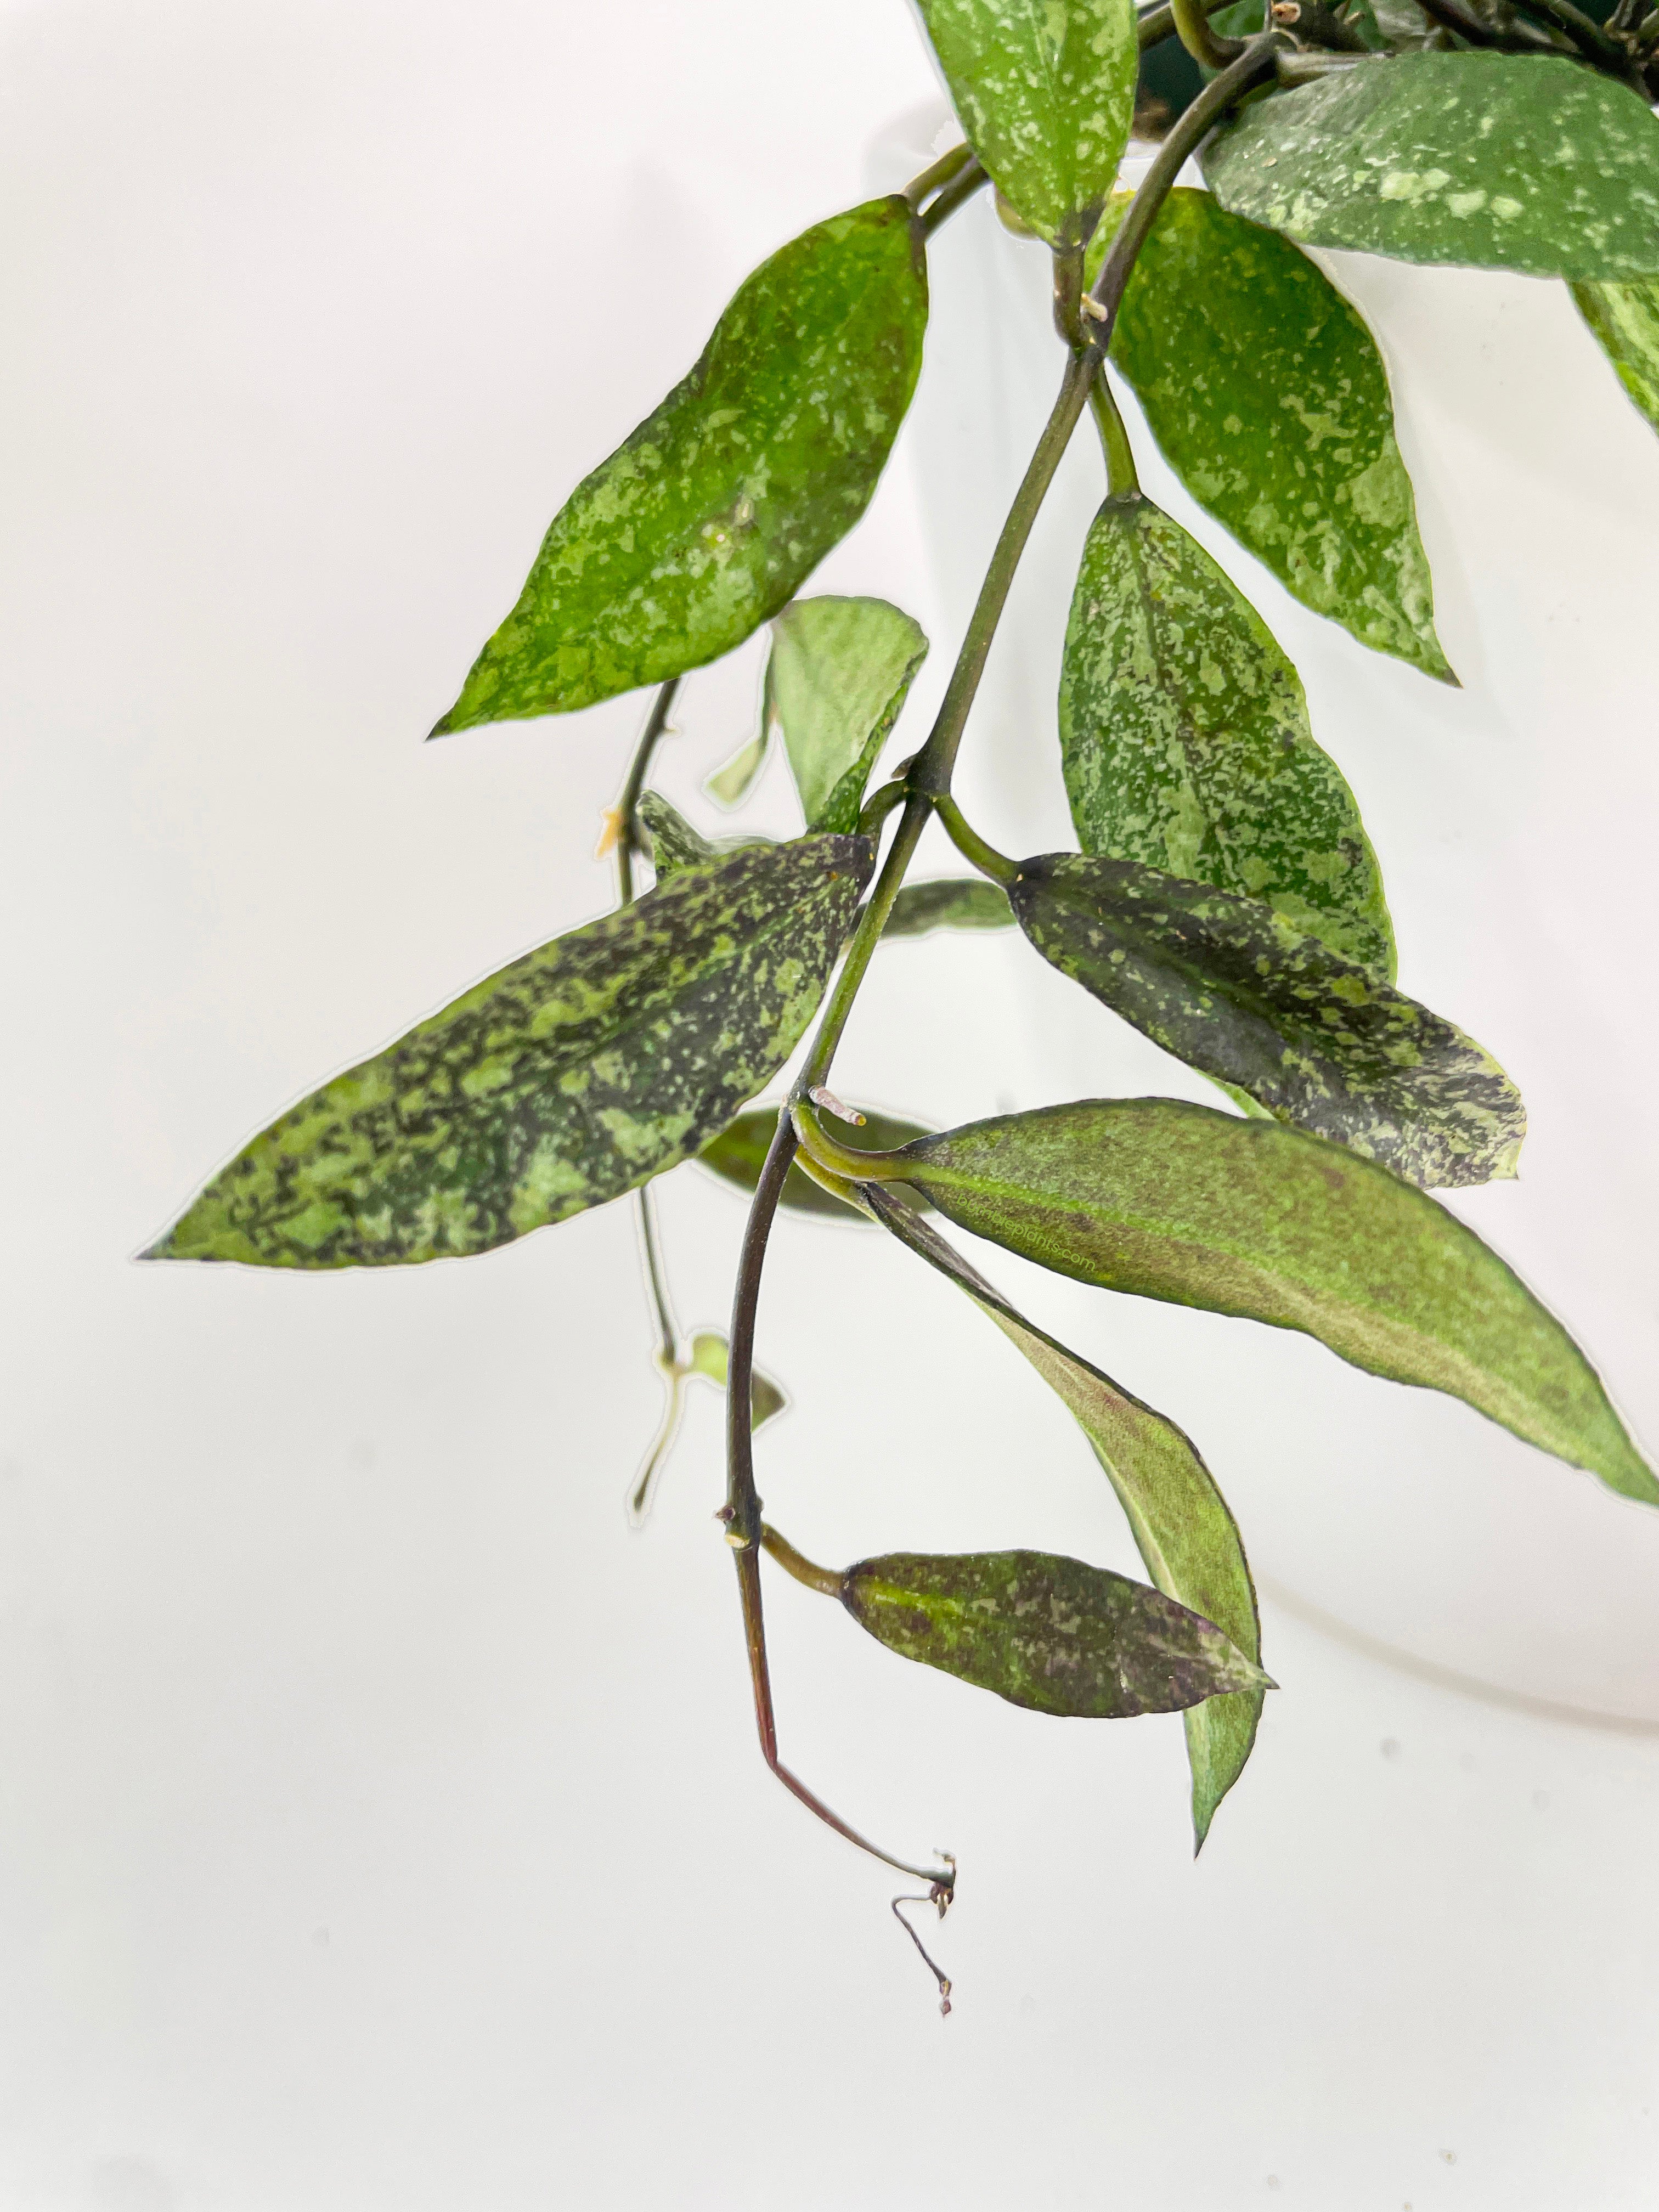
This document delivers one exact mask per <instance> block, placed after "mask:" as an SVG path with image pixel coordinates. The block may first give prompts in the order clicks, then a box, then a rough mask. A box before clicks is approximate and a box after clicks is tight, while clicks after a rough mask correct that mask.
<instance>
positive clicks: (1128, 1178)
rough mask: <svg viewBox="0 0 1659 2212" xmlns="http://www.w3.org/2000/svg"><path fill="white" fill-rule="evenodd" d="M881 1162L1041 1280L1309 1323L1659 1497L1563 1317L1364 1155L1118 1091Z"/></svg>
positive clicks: (1619, 1486) (1628, 1490)
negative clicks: (1034, 1266)
mask: <svg viewBox="0 0 1659 2212" xmlns="http://www.w3.org/2000/svg"><path fill="white" fill-rule="evenodd" d="M892 1167H893V1168H894V1170H897V1171H899V1172H901V1173H902V1179H903V1180H904V1181H905V1182H910V1183H913V1184H915V1186H916V1187H917V1188H919V1189H921V1190H923V1191H925V1192H926V1193H927V1196H928V1197H929V1198H931V1199H932V1200H933V1203H934V1205H935V1206H938V1208H939V1211H940V1212H941V1213H944V1214H946V1215H948V1217H949V1218H951V1220H952V1221H955V1222H957V1223H959V1224H960V1225H961V1226H962V1227H963V1228H964V1229H967V1230H970V1231H972V1232H973V1233H974V1234H975V1236H978V1237H989V1238H990V1239H991V1241H992V1242H993V1243H998V1244H1004V1245H1006V1246H1007V1248H1008V1249H1009V1250H1010V1251H1012V1252H1018V1253H1020V1254H1022V1255H1024V1257H1025V1258H1026V1259H1029V1260H1035V1261H1037V1262H1038V1264H1039V1265H1040V1266H1042V1267H1052V1268H1054V1270H1055V1271H1056V1273H1060V1274H1062V1275H1073V1276H1076V1277H1077V1278H1078V1279H1079V1280H1080V1281H1083V1282H1086V1283H1098V1284H1100V1285H1103V1286H1104V1287H1105V1288H1106V1289H1108V1290H1115V1291H1133V1292H1134V1293H1135V1294H1136V1295H1137V1296H1139V1297H1150V1298H1166V1299H1169V1300H1171V1301H1172V1302H1174V1303H1175V1304H1179V1305H1191V1306H1203V1307H1206V1308H1207V1309H1208V1310H1210V1311H1212V1312H1214V1313H1226V1314H1243V1315H1247V1316H1249V1317H1250V1318H1251V1319H1252V1320H1255V1321H1265V1322H1271V1323H1272V1324H1273V1326H1274V1327H1276V1328H1296V1329H1302V1330H1304V1331H1305V1332H1306V1333H1307V1334H1309V1335H1310V1336H1316V1337H1317V1338H1318V1339H1319V1340H1321V1342H1322V1343H1324V1344H1327V1345H1328V1346H1330V1348H1331V1349H1332V1351H1333V1352H1338V1353H1340V1355H1341V1357H1342V1358H1344V1359H1346V1360H1349V1361H1351V1362H1352V1364H1353V1365H1354V1366H1356V1367H1362V1368H1364V1369H1365V1370H1367V1372H1369V1373H1370V1374H1373V1375H1386V1376H1391V1377H1392V1378H1393V1379H1394V1380H1395V1382H1399V1383H1420V1384H1423V1385H1425V1387H1427V1388H1429V1389H1437V1390H1444V1391H1448V1392H1449V1393H1450V1395H1452V1396H1453V1397H1455V1398H1462V1399H1463V1400H1464V1401H1466V1402H1467V1403H1468V1404H1469V1405H1471V1406H1474V1407H1477V1408H1478V1409H1479V1410H1480V1412H1481V1413H1485V1414H1486V1415H1488V1416H1489V1418H1490V1419H1492V1420H1494V1421H1498V1422H1501V1423H1502V1424H1503V1425H1504V1427H1505V1428H1507V1429H1511V1430H1513V1431H1514V1432H1515V1434H1516V1436H1518V1437H1525V1438H1526V1439H1527V1441H1528V1443H1534V1444H1536V1445H1538V1446H1539V1447H1540V1449H1542V1450H1544V1451H1548V1452H1553V1453H1554V1454H1555V1455H1556V1456H1557V1457H1558V1458H1559V1459H1564V1460H1565V1461H1567V1462H1568V1463H1569V1464H1570V1465H1571V1466H1573V1467H1583V1468H1589V1470H1590V1471H1591V1472H1592V1473H1593V1474H1598V1475H1600V1476H1601V1480H1603V1481H1604V1482H1605V1483H1607V1485H1608V1486H1609V1487H1610V1488H1612V1489H1613V1490H1618V1491H1621V1492H1624V1494H1625V1495H1626V1497H1629V1498H1641V1499H1643V1500H1644V1501H1645V1502H1646V1503H1647V1504H1659V1482H1656V1481H1655V1480H1654V1477H1653V1474H1652V1473H1651V1471H1650V1469H1649V1468H1648V1467H1647V1466H1646V1464H1645V1463H1644V1461H1643V1459H1642V1458H1641V1455H1639V1453H1638V1451H1637V1449H1636V1447H1635V1446H1634V1444H1632V1442H1631V1440H1630V1437H1628V1436H1627V1435H1626V1431H1625V1429H1624V1427H1623V1425H1622V1424H1621V1423H1620V1419H1619V1417H1618V1415H1617V1414H1616V1413H1614V1412H1613V1407H1612V1406H1611V1405H1610V1404H1609V1403H1608V1401H1607V1394H1606V1392H1605V1391H1604V1390H1603V1389H1602V1387H1601V1382H1600V1380H1599V1379H1598V1377H1597V1376H1596V1374H1595V1370H1594V1369H1593V1368H1592V1367H1591V1366H1590V1364H1589V1361H1588V1360H1587V1359H1586V1358H1585V1357H1584V1355H1583V1352H1581V1351H1580V1350H1579V1349H1578V1347H1577V1345H1576V1344H1575V1343H1574V1342H1573V1340H1572V1339H1571V1337H1570V1336H1569V1335H1568V1334H1567V1333H1566V1331H1565V1329H1564V1328H1562V1327H1561V1325H1560V1323H1559V1322H1558V1321H1556V1320H1555V1319H1554V1318H1553V1316H1551V1315H1550V1314H1548V1313H1547V1312H1546V1311H1545V1310H1544V1308H1543V1307H1542V1306H1541V1305H1540V1304H1539V1303H1538V1301H1537V1299H1536V1298H1534V1297H1533V1295H1532V1293H1531V1292H1530V1291H1528V1289H1527V1288H1526V1286H1525V1285H1524V1284H1522V1282H1521V1281H1520V1280H1519V1279H1518V1278H1517V1277H1516V1275H1515V1274H1514V1273H1512V1272H1511V1271H1510V1268H1508V1267H1506V1266H1505V1265H1504V1262H1503V1261H1501V1260H1500V1259H1499V1258H1498V1255H1497V1254H1496V1253H1495V1252H1492V1251H1489V1250H1488V1249H1487V1248H1486V1245H1484V1244H1483V1243H1481V1242H1480V1238H1479V1237H1477V1236H1476V1235H1475V1234H1474V1231H1473V1230H1469V1229H1466V1228H1465V1227H1464V1226H1463V1225H1462V1222H1461V1221H1459V1220H1458V1219H1456V1218H1455V1216H1454V1215H1452V1214H1450V1213H1448V1212H1446V1210H1445V1209H1444V1207H1443V1206H1440V1205H1438V1204H1437V1202H1436V1201H1435V1200H1433V1199H1431V1198H1430V1197H1428V1196H1426V1195H1425V1193H1423V1192H1422V1191H1420V1190H1417V1189H1414V1188H1413V1186H1412V1185H1411V1184H1410V1183H1407V1182H1401V1181H1400V1180H1399V1179H1398V1178H1397V1177H1396V1176H1392V1175H1390V1174H1389V1172H1388V1170H1386V1169H1385V1168H1379V1167H1374V1166H1373V1165H1372V1164H1371V1163H1370V1161H1369V1160H1362V1159H1360V1158H1357V1157H1356V1156H1354V1155H1353V1154H1352V1153H1347V1154H1345V1153H1341V1152H1336V1151H1335V1150H1334V1149H1333V1147H1332V1146H1329V1145H1326V1144H1322V1143H1321V1142H1320V1140H1319V1139H1317V1138H1314V1137H1305V1136H1304V1135H1302V1134H1301V1133H1300V1132H1299V1131H1297V1130H1295V1129H1287V1128H1285V1127H1283V1126H1282V1125H1281V1124H1279V1122H1276V1121H1237V1120H1235V1119H1234V1118H1233V1117H1232V1116H1231V1115H1227V1114H1219V1113H1214V1112H1212V1110H1211V1109H1209V1108H1208V1107H1206V1106H1188V1105H1185V1104H1182V1103H1179V1102H1177V1101H1176V1100H1175V1099H1170V1098H1129V1099H1116V1100H1105V1099H1085V1100H1081V1101H1079V1103H1077V1104H1075V1105H1070V1106H1050V1107H1047V1108H1045V1109H1042V1110H1041V1111H1040V1112H1037V1113H1034V1114H1011V1115H1001V1116H999V1117H998V1118H997V1119H996V1120H994V1121H975V1122H971V1123H969V1126H968V1127H965V1128H961V1129H950V1130H946V1131H945V1133H944V1134H943V1135H942V1136H938V1137H924V1138H922V1139H920V1140H918V1141H917V1142H916V1143H915V1144H910V1145H907V1146H904V1147H903V1149H902V1151H901V1152H897V1153H896V1154H895V1155H894V1156H893V1160H892Z"/></svg>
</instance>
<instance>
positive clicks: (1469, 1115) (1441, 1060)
mask: <svg viewBox="0 0 1659 2212" xmlns="http://www.w3.org/2000/svg"><path fill="white" fill-rule="evenodd" d="M1009 896H1010V897H1011V898H1012V902H1013V908H1014V912H1015V914H1016V915H1018V919H1019V924H1020V927H1021V928H1022V929H1024V932H1025V934H1026V935H1027V936H1028V937H1029V938H1030V940H1031V942H1032V944H1033V945H1036V949H1037V951H1039V952H1040V953H1042V957H1043V958H1044V959H1045V960H1050V961H1052V962H1053V963H1054V966H1055V967H1056V968H1058V969H1060V972H1061V974H1062V975H1069V976H1071V977H1072V979H1073V981H1074V982H1078V983H1081V984H1082V986H1083V987H1084V989H1085V991H1088V992H1090V993H1091V994H1092V995H1093V996H1094V997H1095V998H1097V999H1098V1000H1100V1001H1101V1003H1102V1004H1103V1006H1109V1007H1111V1009H1112V1011H1113V1012H1115V1013H1119V1014H1121V1015H1122V1017H1123V1018H1124V1020H1125V1021H1127V1022H1132V1023H1133V1024H1134V1026H1135V1028H1136V1029H1138V1030H1140V1031H1141V1033H1142V1034H1143V1036H1149V1037H1151V1038H1152V1042H1153V1043H1154V1044H1161V1045H1162V1046H1163V1047H1164V1050H1165V1051H1166V1052H1172V1053H1174V1054H1175V1055H1176V1058H1177V1059H1178V1060H1185V1061H1186V1062H1187V1064H1188V1066H1190V1067H1197V1068H1201V1069H1202V1071H1203V1072H1204V1073H1205V1074H1206V1075H1212V1076H1214V1077H1216V1078H1217V1079H1218V1080H1219V1081H1221V1082H1224V1083H1227V1084H1231V1085H1237V1087H1238V1088H1239V1089H1240V1090H1242V1091H1245V1092H1247V1093H1248V1094H1249V1097H1252V1098H1254V1099H1255V1100H1257V1101H1258V1102H1259V1103H1260V1104H1261V1105H1263V1106H1265V1107H1266V1108H1267V1109H1268V1111H1269V1112H1270V1113H1271V1114H1273V1115H1274V1116H1275V1117H1276V1119H1278V1120H1279V1121H1293V1122H1295V1123H1296V1124H1297V1127H1300V1128H1304V1129H1310V1130H1311V1131H1312V1132H1313V1133H1315V1134H1316V1136H1321V1137H1328V1138H1329V1139H1331V1140H1332V1141H1333V1142H1334V1143H1335V1144H1339V1145H1346V1146H1348V1147H1349V1148H1350V1150H1351V1151H1353V1152H1358V1153H1361V1154H1363V1156H1364V1158H1366V1159H1368V1160H1379V1161H1381V1162H1382V1164H1383V1166H1384V1167H1389V1168H1392V1169H1393V1170H1394V1171H1395V1174H1396V1175H1399V1176H1405V1177H1406V1178H1407V1181H1408V1182H1415V1183H1421V1184H1423V1185H1425V1186H1435V1185H1441V1186H1449V1185H1452V1184H1460V1183H1479V1182H1491V1181H1492V1178H1493V1177H1494V1176H1512V1175H1513V1174H1514V1173H1515V1164H1516V1157H1517V1155H1518V1154H1519V1152H1520V1150H1521V1140H1522V1138H1523V1137H1524V1136H1525V1134H1526V1128H1527V1117H1526V1113H1525V1109H1523V1108H1522V1103H1521V1096H1520V1093H1519V1092H1518V1091H1516V1088H1515V1085H1513V1084H1512V1083H1511V1082H1510V1079H1509V1078H1508V1076H1507V1075H1505V1074H1504V1071H1503V1069H1502V1068H1501V1067H1500V1066H1498V1062H1497V1061H1496V1060H1493V1059H1492V1057H1491V1055H1490V1054H1487V1053H1485V1052H1483V1051H1482V1050H1481V1049H1480V1046H1479V1045H1478V1044H1475V1043H1474V1042H1473V1041H1472V1040H1471V1039H1470V1038H1468V1037H1467V1036H1464V1034H1463V1032H1462V1030H1459V1029H1454V1028H1453V1026H1452V1024H1450V1023H1449V1022H1447V1021H1443V1020H1442V1019H1441V1018H1440V1017H1439V1015H1438V1014H1431V1012H1429V1010H1428V1008H1427V1007H1426V1006H1419V1005H1418V1003H1417V1001H1416V1000H1414V999H1407V998H1405V997H1403V996H1402V995H1401V993H1400V992H1398V991H1395V990H1393V989H1391V988H1390V987H1389V985H1388V984H1386V983H1384V982H1383V981H1381V980H1380V979H1379V978H1378V977H1377V976H1376V975H1374V974H1372V973H1370V972H1369V971H1368V970H1367V969H1364V968H1360V967H1357V966H1356V965H1355V964H1354V963H1353V962H1352V961H1349V960H1344V959H1342V958H1341V957H1340V956H1339V955H1338V954H1336V953H1334V952H1333V951H1330V949H1329V948H1328V946H1327V945H1322V943H1321V942H1320V940H1319V939H1317V938H1316V937H1308V936H1304V934H1303V933H1301V932H1300V931H1298V930H1296V929H1293V928H1291V926H1290V924H1289V923H1288V922H1286V921H1284V920H1283V919H1282V918H1281V917H1280V916H1279V915H1276V914H1275V913H1274V912H1273V909H1272V908H1271V907H1267V906H1263V905H1262V904H1261V902H1260V901H1259V900H1256V899H1242V898H1236V897H1234V896H1232V895H1231V893H1230V892H1226V891H1218V890H1213V889H1212V887H1211V886H1210V885H1209V884H1192V883H1183V882H1182V880H1181V879H1180V878H1179V877H1176V876H1168V875H1164V874H1163V873H1161V872H1159V871H1158V869H1156V868H1142V867H1139V866H1136V865H1135V863H1134V862H1133V861H1132V860H1085V859H1083V858H1081V857H1080V856H1079V854H1074V853H1051V854H1045V855H1044V856H1043V857H1042V858H1041V859H1039V860H1024V861H1022V862H1021V864H1020V872H1019V880H1018V883H1016V884H1014V886H1013V888H1012V891H1011V892H1010V894H1009Z"/></svg>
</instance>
